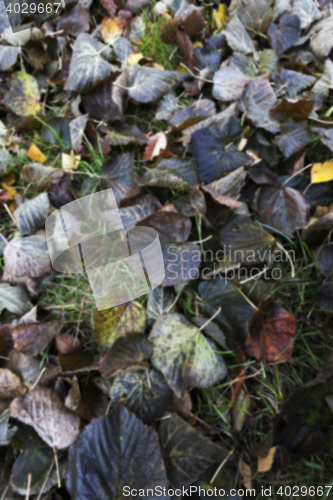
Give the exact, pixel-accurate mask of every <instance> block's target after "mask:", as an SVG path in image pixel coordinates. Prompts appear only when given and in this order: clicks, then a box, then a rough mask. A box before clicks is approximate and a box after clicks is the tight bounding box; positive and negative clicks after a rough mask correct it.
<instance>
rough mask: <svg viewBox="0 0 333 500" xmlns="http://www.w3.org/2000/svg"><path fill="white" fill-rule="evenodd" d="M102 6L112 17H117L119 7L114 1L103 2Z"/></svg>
mask: <svg viewBox="0 0 333 500" xmlns="http://www.w3.org/2000/svg"><path fill="white" fill-rule="evenodd" d="M101 4H102V5H103V7H104V9H105V10H106V11H107V12H108V13H109V14H110V16H111V17H114V16H115V15H116V12H117V5H116V4H115V2H114V1H113V0H101Z"/></svg>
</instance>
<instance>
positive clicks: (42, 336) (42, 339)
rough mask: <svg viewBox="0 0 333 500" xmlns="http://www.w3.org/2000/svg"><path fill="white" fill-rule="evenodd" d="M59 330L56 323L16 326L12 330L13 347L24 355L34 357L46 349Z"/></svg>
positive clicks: (58, 324) (58, 325)
mask: <svg viewBox="0 0 333 500" xmlns="http://www.w3.org/2000/svg"><path fill="white" fill-rule="evenodd" d="M60 328H61V325H60V323H59V322H58V321H48V322H46V323H36V324H32V325H22V326H18V327H16V328H14V329H13V330H12V336H13V341H14V347H15V349H17V350H18V351H20V352H23V353H24V354H28V355H29V356H36V355H37V354H39V353H41V352H43V351H44V349H46V347H47V346H48V344H49V342H50V341H51V340H52V339H53V338H54V337H55V335H56V334H57V333H59V330H60Z"/></svg>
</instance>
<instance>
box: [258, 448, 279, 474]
mask: <svg viewBox="0 0 333 500" xmlns="http://www.w3.org/2000/svg"><path fill="white" fill-rule="evenodd" d="M276 450H277V447H276V446H273V448H271V449H270V450H269V452H268V455H267V456H266V457H258V467H257V473H259V472H268V471H269V470H271V467H272V465H273V461H274V456H275V452H276Z"/></svg>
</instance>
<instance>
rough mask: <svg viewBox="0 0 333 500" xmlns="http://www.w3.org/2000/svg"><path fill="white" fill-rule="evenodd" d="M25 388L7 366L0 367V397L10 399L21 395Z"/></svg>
mask: <svg viewBox="0 0 333 500" xmlns="http://www.w3.org/2000/svg"><path fill="white" fill-rule="evenodd" d="M26 391H27V388H26V387H25V386H24V385H23V384H22V382H21V380H20V378H19V377H18V376H17V375H14V373H13V372H11V371H10V370H8V369H7V368H0V399H12V398H16V397H17V396H23V394H25V393H26Z"/></svg>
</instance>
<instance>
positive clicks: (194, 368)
mask: <svg viewBox="0 0 333 500" xmlns="http://www.w3.org/2000/svg"><path fill="white" fill-rule="evenodd" d="M149 340H150V341H151V342H152V344H153V355H152V364H153V366H154V367H155V368H156V369H158V370H159V371H161V372H162V373H163V375H164V376H165V378H166V380H167V382H168V384H169V386H170V387H171V388H172V390H173V391H174V392H175V393H176V394H177V396H178V397H180V396H182V394H184V391H186V389H187V388H188V387H202V388H203V387H210V386H211V385H213V384H215V383H216V382H218V381H220V380H222V379H223V378H224V377H225V375H226V366H225V364H224V360H223V357H222V356H221V355H220V354H217V353H216V352H215V349H216V348H215V346H214V344H213V343H211V342H210V341H208V340H207V339H206V338H205V336H204V335H203V334H202V333H201V332H200V330H199V329H198V328H196V327H195V326H193V325H191V323H189V322H188V321H187V320H186V319H185V318H184V316H182V315H180V314H169V315H167V316H164V317H162V318H159V319H157V320H156V323H155V324H154V326H153V329H152V331H151V334H150V336H149Z"/></svg>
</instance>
